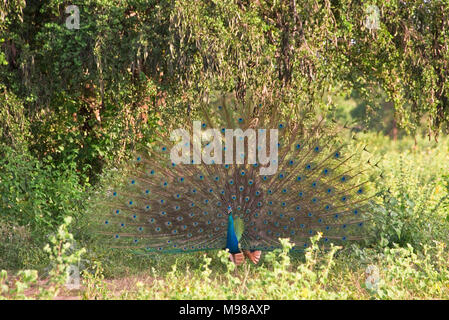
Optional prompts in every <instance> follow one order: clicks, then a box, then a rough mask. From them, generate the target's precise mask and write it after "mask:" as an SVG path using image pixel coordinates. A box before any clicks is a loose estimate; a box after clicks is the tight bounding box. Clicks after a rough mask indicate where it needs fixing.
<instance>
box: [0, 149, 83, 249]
mask: <svg viewBox="0 0 449 320" xmlns="http://www.w3.org/2000/svg"><path fill="white" fill-rule="evenodd" d="M51 160H52V159H51V158H46V159H45V160H43V161H39V160H38V159H36V158H34V157H33V156H32V155H30V154H29V153H27V152H23V151H22V152H19V151H17V150H14V149H12V148H10V147H7V146H5V145H0V211H1V216H0V223H3V224H5V223H9V224H11V225H17V226H27V227H28V228H29V229H30V231H31V236H32V238H33V240H42V239H44V238H45V236H46V235H47V234H48V233H50V232H52V231H54V230H55V229H56V227H57V226H58V225H60V224H62V223H63V221H64V218H65V217H66V216H73V217H75V218H76V217H78V216H79V215H80V212H81V211H82V208H83V201H84V200H85V198H84V197H85V194H84V192H85V190H86V188H87V186H81V185H80V184H79V177H78V175H77V173H76V171H75V166H74V164H68V165H66V164H60V165H58V166H55V165H54V164H53V163H52V161H51Z"/></svg>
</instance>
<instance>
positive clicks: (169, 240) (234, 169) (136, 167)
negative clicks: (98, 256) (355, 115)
mask: <svg viewBox="0 0 449 320" xmlns="http://www.w3.org/2000/svg"><path fill="white" fill-rule="evenodd" d="M294 118H295V116H294V115H292V114H282V113H280V112H270V110H267V109H265V107H264V106H262V104H251V103H245V104H238V103H232V104H230V105H228V103H226V100H225V99H222V100H219V101H218V102H217V104H216V105H215V106H214V107H205V108H204V109H203V110H200V112H198V114H197V115H192V116H190V118H188V119H187V120H185V119H183V122H182V123H180V124H178V125H179V126H180V127H183V128H185V129H186V130H188V131H189V133H190V135H191V136H192V135H193V130H194V128H193V124H192V123H193V120H200V121H201V122H200V123H201V130H202V131H203V132H204V131H205V130H208V129H212V128H216V129H219V130H220V132H222V133H224V132H225V129H242V131H245V130H246V129H248V128H251V129H255V130H256V131H258V130H266V131H267V132H268V131H269V130H270V129H277V130H278V135H279V136H278V150H279V152H278V158H277V163H276V165H277V167H278V168H277V171H276V173H275V174H273V175H260V169H261V168H262V167H267V166H269V165H270V164H265V165H263V164H261V163H260V162H259V161H256V163H252V161H251V159H249V157H250V156H249V154H247V153H243V154H236V152H235V150H233V159H234V163H225V162H224V161H223V164H216V163H212V164H205V163H204V162H198V163H196V162H195V160H193V159H194V155H193V154H195V152H197V153H199V154H200V153H201V150H198V144H196V145H195V143H194V141H190V142H189V143H188V145H186V147H188V149H189V150H190V151H191V157H190V158H191V160H190V163H188V164H186V163H173V162H172V161H171V160H170V152H171V150H172V148H173V146H175V145H176V144H179V141H172V140H170V134H169V132H170V130H168V128H163V127H162V128H161V130H160V132H159V133H158V137H157V141H156V142H155V143H153V144H152V145H151V146H150V147H148V148H146V149H145V151H144V152H141V153H140V154H139V155H138V156H136V158H135V160H134V161H133V163H132V164H131V168H130V170H129V172H130V173H131V176H130V177H128V178H127V183H126V184H125V185H122V186H118V187H117V188H116V189H114V190H112V191H111V192H110V195H108V199H107V202H108V205H109V207H110V208H111V210H110V212H107V213H106V214H105V216H102V218H101V222H100V223H101V225H102V227H101V232H100V233H101V235H102V237H104V238H105V240H106V241H108V243H110V245H111V246H112V247H114V248H127V249H135V250H138V251H139V252H145V253H151V252H163V253H178V252H192V251H199V250H216V249H223V248H226V247H228V248H229V246H230V241H231V240H230V239H229V236H230V235H229V229H230V227H231V226H230V222H229V221H230V217H231V216H232V220H233V225H232V228H231V229H232V230H233V232H234V234H233V235H231V236H235V238H236V240H237V241H238V246H239V248H241V249H244V250H273V249H275V248H279V247H280V242H279V238H290V240H291V241H292V242H293V243H294V247H293V250H303V249H304V248H305V247H307V245H308V243H309V238H310V237H311V236H313V235H315V234H316V233H317V232H321V233H322V234H323V236H322V241H323V243H324V245H327V244H330V243H331V242H333V243H339V244H340V243H345V242H348V241H351V240H360V239H362V238H363V234H364V232H363V228H362V227H363V225H364V223H365V221H366V212H367V210H368V209H369V203H370V200H371V199H372V198H373V197H374V195H375V193H374V190H373V187H372V186H371V184H372V183H371V182H370V176H372V175H373V172H374V171H375V167H374V166H373V165H372V160H369V157H370V155H369V154H368V152H367V150H366V148H363V149H362V150H358V149H351V148H353V146H352V145H348V144H347V143H345V142H344V141H345V140H347V139H345V137H346V133H348V132H349V134H351V135H354V133H353V132H351V131H350V130H349V129H345V128H344V127H343V128H339V127H338V126H337V125H336V124H334V123H332V122H329V121H325V120H324V119H321V120H318V121H313V122H307V121H305V120H301V119H294ZM173 129H176V127H173ZM220 139H222V142H223V158H224V153H225V152H226V150H225V149H226V147H225V143H224V134H223V135H222V136H221V137H220ZM248 141H249V139H248V138H246V139H245V138H244V140H243V143H244V144H245V147H248V144H249V142H248ZM210 142H211V140H208V139H204V140H203V141H200V146H201V148H203V150H204V148H207V147H208V146H210V144H209V143H210ZM234 144H237V138H236V139H235V140H234ZM267 144H268V142H267ZM234 149H235V148H234ZM268 149H269V150H268V151H273V150H274V148H272V146H270V147H269V148H268ZM244 150H247V148H245V149H244ZM248 150H249V149H248ZM268 151H267V152H268ZM217 154H218V153H217ZM213 155H215V151H214V154H213ZM228 206H229V207H230V208H231V210H230V211H231V213H228ZM230 215H231V216H230Z"/></svg>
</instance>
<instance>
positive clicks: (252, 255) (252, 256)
mask: <svg viewBox="0 0 449 320" xmlns="http://www.w3.org/2000/svg"><path fill="white" fill-rule="evenodd" d="M243 253H244V254H245V256H247V257H248V259H249V260H251V262H252V263H254V264H257V263H259V259H260V255H261V253H262V252H261V251H260V250H255V251H250V250H244V251H243Z"/></svg>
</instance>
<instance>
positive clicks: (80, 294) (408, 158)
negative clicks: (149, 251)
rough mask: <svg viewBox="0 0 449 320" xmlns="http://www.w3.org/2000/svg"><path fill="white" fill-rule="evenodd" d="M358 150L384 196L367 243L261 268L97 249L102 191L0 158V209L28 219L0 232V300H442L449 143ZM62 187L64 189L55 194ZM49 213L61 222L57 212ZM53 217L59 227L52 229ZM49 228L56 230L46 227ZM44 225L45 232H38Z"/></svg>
mask: <svg viewBox="0 0 449 320" xmlns="http://www.w3.org/2000/svg"><path fill="white" fill-rule="evenodd" d="M359 143H368V145H369V146H370V147H369V151H370V152H371V153H372V154H375V155H376V156H380V157H381V159H382V161H381V163H380V165H381V167H382V170H383V173H382V176H381V177H379V178H377V179H376V184H377V188H378V189H379V190H384V191H385V192H383V193H382V194H381V195H379V197H378V198H377V199H376V205H374V206H373V207H372V210H371V215H370V217H369V223H368V224H367V227H366V228H367V229H366V235H367V237H366V239H365V240H364V241H362V242H359V243H353V244H352V245H349V246H346V247H344V248H340V247H334V248H333V249H331V250H326V251H323V250H322V248H320V246H319V245H318V242H316V243H315V244H314V245H313V246H312V247H311V248H310V249H308V250H307V251H306V252H305V253H304V254H302V255H299V256H293V255H289V254H288V251H289V246H290V244H289V243H288V241H287V240H285V241H284V242H283V244H284V249H283V250H277V251H275V252H271V253H264V255H263V257H262V263H261V264H260V265H258V266H253V265H249V264H248V263H247V264H244V265H243V266H240V267H238V268H236V267H235V266H234V265H233V264H231V263H230V262H229V261H228V260H227V255H226V253H225V252H218V253H213V252H212V253H207V254H204V253H194V254H185V255H179V256H176V255H167V256H163V255H153V256H139V255H134V254H132V253H130V252H122V251H117V250H111V249H109V248H107V247H104V246H102V245H101V244H99V243H98V242H96V241H95V237H94V236H93V235H92V234H91V233H92V225H91V223H92V217H93V216H94V215H95V208H96V207H95V206H91V205H88V204H89V203H92V202H95V201H97V200H96V199H97V198H101V192H100V191H101V190H96V191H95V190H91V191H90V192H86V191H87V189H88V188H87V186H86V187H85V188H80V187H78V188H72V187H73V185H72V184H71V182H70V181H71V180H70V179H68V180H64V179H65V177H67V176H65V175H64V174H61V175H56V174H52V175H49V173H48V172H49V171H48V170H47V169H46V167H43V168H41V170H30V169H29V167H30V166H33V163H30V162H25V161H24V162H17V163H18V164H19V166H18V167H16V168H12V167H11V166H9V167H8V166H7V160H5V159H7V157H5V158H4V159H3V162H2V165H3V166H5V163H6V169H8V170H1V171H0V172H2V176H1V179H2V181H6V180H7V179H8V177H11V176H12V177H14V179H15V180H14V181H15V182H14V183H12V182H10V184H9V185H8V184H7V183H2V186H3V189H2V197H3V199H7V200H9V199H12V200H14V199H18V201H16V202H15V203H14V204H12V203H13V201H12V200H11V201H9V202H8V201H3V204H4V207H3V208H2V210H3V212H4V213H6V214H4V216H5V217H8V216H10V215H13V214H14V215H16V214H20V213H22V212H23V219H24V220H23V221H20V222H22V223H17V221H16V222H15V223H14V221H13V220H12V219H10V220H8V219H4V221H2V224H1V229H0V237H1V242H0V253H1V254H0V269H5V270H8V272H7V271H2V273H1V276H0V283H1V296H2V297H3V298H25V297H27V298H54V297H56V296H57V295H62V296H64V295H69V296H73V297H77V298H85V299H119V298H123V299H421V298H443V299H445V298H449V292H448V291H449V264H448V262H447V261H449V259H448V258H449V250H448V248H447V245H448V243H449V241H448V232H447V230H449V214H448V212H449V210H448V203H449V201H448V194H449V185H448V182H449V176H448V174H447V173H448V172H449V170H448V169H449V161H448V160H449V156H448V149H449V147H448V144H449V140H448V139H442V140H441V141H439V142H438V143H435V142H433V141H428V140H426V139H424V138H421V139H417V141H414V140H412V139H407V138H404V139H401V140H398V141H391V140H390V139H389V138H387V137H384V136H381V135H375V134H372V133H371V134H366V135H364V136H363V137H362V138H361V140H360V141H359ZM13 156H14V155H13ZM27 170H28V171H27ZM70 170H71V169H70V168H68V169H66V173H65V174H66V175H67V174H68V173H67V172H70ZM31 172H32V174H31ZM8 175H9V176H8ZM59 179H63V180H64V181H66V183H65V184H63V183H61V186H59V188H58V185H57V183H58V181H60V180H59ZM43 180H47V181H48V182H49V183H51V184H52V185H51V186H47V187H40V188H41V189H39V188H36V187H35V186H36V185H41V184H43V185H45V183H43ZM73 184H76V183H75V182H74V183H73ZM8 186H9V187H8ZM69 188H71V189H70V190H68V189H69ZM31 190H35V191H36V192H35V194H33V196H32V197H30V196H28V194H29V193H30V191H31ZM40 190H42V191H40ZM94 191H95V192H94ZM61 199H62V200H61ZM64 199H65V200H64ZM88 199H90V200H88ZM74 203H77V204H78V205H77V206H75V205H74ZM86 203H87V204H86ZM5 204H6V206H5ZM8 204H9V205H8ZM56 212H59V213H60V215H53V214H54V213H56ZM61 213H62V214H61ZM56 216H57V219H58V220H55V221H56V223H55V221H52V222H51V223H47V222H48V221H50V220H51V219H56V218H54V217H56ZM68 216H71V217H72V216H73V218H74V219H72V218H68ZM26 219H28V222H27V220H26ZM61 219H62V221H61V222H60V220H61ZM72 220H73V221H72ZM24 222H27V223H24ZM55 224H56V225H58V224H59V225H60V227H59V229H58V228H52V227H51V226H52V225H55ZM69 224H70V226H69ZM46 226H48V227H46ZM39 229H40V230H45V232H41V234H36V230H39ZM69 231H70V232H71V233H73V235H74V237H73V235H72V234H71V233H69ZM46 243H49V245H45V244H46ZM81 248H85V249H81ZM73 265H75V266H76V268H77V270H80V272H81V273H80V285H81V286H80V288H79V289H77V290H75V291H72V292H68V291H67V290H66V288H65V282H66V273H67V270H69V268H70V266H73ZM25 269H33V270H25ZM8 274H9V276H8ZM38 275H39V276H38Z"/></svg>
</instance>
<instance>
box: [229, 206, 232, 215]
mask: <svg viewBox="0 0 449 320" xmlns="http://www.w3.org/2000/svg"><path fill="white" fill-rule="evenodd" d="M231 213H232V207H231V205H228V214H231Z"/></svg>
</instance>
